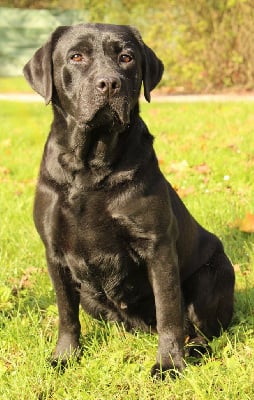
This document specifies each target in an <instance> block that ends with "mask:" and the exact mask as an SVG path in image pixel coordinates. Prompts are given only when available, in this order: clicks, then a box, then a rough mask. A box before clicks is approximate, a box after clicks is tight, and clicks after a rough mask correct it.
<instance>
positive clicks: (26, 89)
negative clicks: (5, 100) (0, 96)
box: [0, 76, 33, 93]
mask: <svg viewBox="0 0 254 400" xmlns="http://www.w3.org/2000/svg"><path fill="white" fill-rule="evenodd" d="M0 93H33V90H32V89H31V86H29V84H28V83H27V81H26V80H25V78H24V77H23V76H14V77H13V76H11V77H1V76H0Z"/></svg>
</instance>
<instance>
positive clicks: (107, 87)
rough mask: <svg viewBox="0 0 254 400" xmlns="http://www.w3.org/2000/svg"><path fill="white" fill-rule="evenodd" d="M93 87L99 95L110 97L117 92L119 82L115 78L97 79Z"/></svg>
mask: <svg viewBox="0 0 254 400" xmlns="http://www.w3.org/2000/svg"><path fill="white" fill-rule="evenodd" d="M95 86H96V89H97V90H98V91H99V92H100V93H101V94H103V95H104V96H109V97H111V96H114V95H115V94H116V93H118V92H119V90H120V88H121V81H120V79H119V78H117V77H115V76H107V77H99V78H97V80H96V85H95Z"/></svg>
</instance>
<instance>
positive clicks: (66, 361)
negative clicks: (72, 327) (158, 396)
mask: <svg viewBox="0 0 254 400" xmlns="http://www.w3.org/2000/svg"><path fill="white" fill-rule="evenodd" d="M81 356H82V350H81V348H80V347H79V346H75V348H74V347H69V348H67V349H59V348H58V347H57V348H56V350H55V352H54V353H53V355H52V357H51V358H50V359H49V362H50V364H51V366H52V367H53V368H55V369H56V370H57V371H59V372H64V371H65V369H66V368H68V367H69V366H71V365H72V364H73V363H75V362H79V361H80V359H81Z"/></svg>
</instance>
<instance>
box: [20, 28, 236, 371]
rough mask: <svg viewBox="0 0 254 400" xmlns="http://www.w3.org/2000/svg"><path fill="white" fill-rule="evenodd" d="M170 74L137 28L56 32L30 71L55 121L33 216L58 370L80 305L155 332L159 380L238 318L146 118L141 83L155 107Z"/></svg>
mask: <svg viewBox="0 0 254 400" xmlns="http://www.w3.org/2000/svg"><path fill="white" fill-rule="evenodd" d="M162 73H163V65H162V63H161V61H160V60H159V59H158V58H157V57H156V55H155V54H154V52H153V51H152V50H151V49H150V48H149V47H147V46H146V45H145V44H144V42H143V41H142V39H141V36H140V34H139V33H138V31H137V30H136V29H134V28H132V27H128V26H118V25H106V24H81V25H76V26H63V27H59V28H57V29H56V31H55V32H54V33H53V34H52V36H51V37H50V39H49V40H48V42H47V43H46V44H45V45H44V46H43V47H42V48H40V49H39V50H37V52H36V53H35V55H34V56H33V58H32V59H31V60H30V61H29V62H28V63H27V64H26V66H25V68H24V74H25V77H26V79H27V80H28V82H29V83H30V85H31V86H32V88H33V89H34V90H35V91H37V92H38V93H39V94H40V95H42V96H43V97H44V98H45V101H46V103H47V104H48V103H49V102H50V101H51V102H52V107H53V113H54V120H53V123H52V126H51V131H50V134H49V137H48V140H47V143H46V146H45V150H44V155H43V159H42V163H41V168H40V175H39V181H38V185H37V192H36V199H35V208H34V219H35V224H36V227H37V230H38V232H39V234H40V236H41V238H42V240H43V242H44V245H45V248H46V256H47V262H48V268H49V273H50V276H51V278H52V281H53V285H54V288H55V292H56V297H57V304H58V311H59V337H58V342H57V346H56V350H55V353H54V355H53V363H57V362H61V363H63V364H64V363H66V362H67V360H68V359H69V357H70V356H71V355H76V356H78V354H79V337H80V322H79V304H80V303H81V305H82V307H83V308H84V310H85V311H86V312H87V313H88V314H90V315H92V316H93V317H95V318H103V319H105V320H107V321H118V322H120V323H123V324H124V326H125V327H126V329H127V330H137V329H143V330H145V331H150V330H156V331H157V332H158V336H159V345H158V354H157V359H156V363H155V365H154V366H153V368H152V375H155V376H158V375H159V376H161V374H162V375H163V373H164V371H167V370H174V371H175V373H177V371H181V370H183V368H184V366H185V364H184V361H183V356H184V354H183V353H184V351H183V349H184V340H185V339H184V338H185V337H186V336H188V338H189V342H190V343H195V344H196V345H197V346H200V345H205V344H204V343H205V340H204V336H205V337H206V338H212V337H213V336H217V335H219V334H220V332H221V329H225V328H226V327H227V326H228V324H229V322H230V320H231V317H232V312H233V292H234V271H233V268H232V265H231V263H230V261H229V259H228V258H227V256H226V255H225V253H224V250H223V246H222V243H221V242H220V240H219V239H218V238H217V237H216V236H215V235H213V234H212V233H210V232H208V231H206V230H205V229H204V228H202V227H201V226H200V225H199V224H198V223H197V222H196V221H195V219H194V218H193V217H192V216H191V215H190V213H189V212H188V211H187V209H186V208H185V206H184V204H183V203H182V201H181V200H180V198H179V197H178V195H177V194H176V192H175V191H174V190H173V189H172V187H171V186H170V184H169V183H168V182H167V181H166V179H165V178H164V176H163V175H162V173H161V171H160V169H159V166H158V161H157V158H156V155H155V152H154V149H153V137H152V136H151V134H150V133H149V131H148V128H147V127H146V125H145V123H144V122H143V121H142V119H141V118H140V116H139V105H138V100H139V94H140V88H141V85H142V82H143V85H144V94H145V98H146V100H147V101H148V102H149V101H150V91H151V90H152V89H153V88H154V87H155V86H156V84H157V83H158V82H159V81H160V79H161V76H162ZM201 333H202V334H201ZM203 335H204V336H203Z"/></svg>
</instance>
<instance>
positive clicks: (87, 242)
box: [58, 192, 152, 281]
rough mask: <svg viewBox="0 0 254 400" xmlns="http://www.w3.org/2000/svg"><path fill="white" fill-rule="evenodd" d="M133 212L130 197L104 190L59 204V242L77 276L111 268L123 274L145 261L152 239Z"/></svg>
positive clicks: (109, 271) (104, 271)
mask: <svg viewBox="0 0 254 400" xmlns="http://www.w3.org/2000/svg"><path fill="white" fill-rule="evenodd" d="M113 203H114V204H113ZM133 215H134V214H133V207H132V206H131V201H121V200H119V199H118V201H115V199H114V198H112V196H111V197H109V196H108V195H107V193H103V192H93V193H89V195H84V196H83V195H81V196H79V197H77V198H76V199H73V201H72V204H69V205H68V206H66V207H62V208H61V210H60V215H59V220H61V232H58V234H59V241H60V243H59V245H60V246H61V248H62V253H63V254H64V257H65V260H66V262H67V264H68V266H69V268H70V269H71V270H72V273H73V275H74V276H75V278H76V279H77V280H79V281H82V280H86V279H87V278H88V276H90V275H91V273H94V274H98V276H99V275H100V274H102V275H103V274H104V276H105V275H109V274H111V272H112V271H113V272H112V273H113V274H119V275H120V276H122V277H125V276H127V275H128V274H129V271H130V270H132V269H134V270H135V268H137V269H138V268H139V266H140V265H141V264H142V263H144V261H143V260H144V254H145V253H147V252H148V250H149V247H150V246H151V245H152V243H151V242H152V241H151V240H148V238H147V237H146V232H145V229H144V227H143V226H142V224H139V223H138V222H137V221H135V218H134V216H133ZM119 279H122V278H121V277H119Z"/></svg>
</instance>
